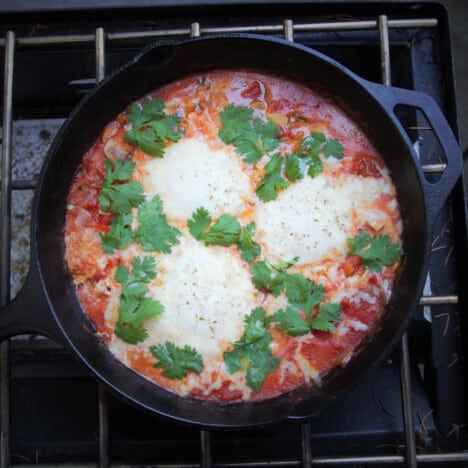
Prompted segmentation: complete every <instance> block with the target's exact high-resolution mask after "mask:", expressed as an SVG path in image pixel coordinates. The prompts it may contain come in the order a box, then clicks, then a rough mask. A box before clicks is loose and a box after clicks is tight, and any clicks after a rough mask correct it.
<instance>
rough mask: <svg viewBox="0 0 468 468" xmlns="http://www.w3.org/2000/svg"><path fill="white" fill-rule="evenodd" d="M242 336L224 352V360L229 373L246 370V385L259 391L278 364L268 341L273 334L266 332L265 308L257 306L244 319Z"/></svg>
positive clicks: (271, 338) (267, 320) (268, 323)
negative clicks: (229, 349)
mask: <svg viewBox="0 0 468 468" xmlns="http://www.w3.org/2000/svg"><path fill="white" fill-rule="evenodd" d="M244 323H245V332H244V335H243V337H242V338H241V339H240V340H239V341H238V342H237V343H235V344H234V349H233V350H232V351H226V352H225V353H224V362H225V363H226V367H227V369H228V372H229V373H231V374H232V373H234V372H238V371H246V382H247V385H248V386H249V387H250V388H251V389H252V390H254V391H256V392H258V391H260V389H261V387H262V385H263V382H264V381H265V378H266V376H267V375H268V374H271V373H272V372H273V371H274V370H275V369H276V367H277V366H278V364H279V361H280V360H279V358H277V357H273V356H272V352H271V348H270V343H271V341H272V340H273V336H272V335H271V334H270V333H268V332H267V328H268V327H269V325H270V320H269V319H268V318H267V317H266V314H265V310H264V309H263V308H261V307H258V308H256V309H254V310H252V312H251V313H250V314H249V315H247V316H246V317H245V319H244Z"/></svg>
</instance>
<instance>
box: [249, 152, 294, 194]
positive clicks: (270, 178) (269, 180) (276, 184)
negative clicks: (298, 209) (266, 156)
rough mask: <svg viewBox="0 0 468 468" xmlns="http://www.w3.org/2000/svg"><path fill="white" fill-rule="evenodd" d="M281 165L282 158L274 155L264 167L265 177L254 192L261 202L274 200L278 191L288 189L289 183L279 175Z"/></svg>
mask: <svg viewBox="0 0 468 468" xmlns="http://www.w3.org/2000/svg"><path fill="white" fill-rule="evenodd" d="M282 164H283V158H282V157H281V156H280V155H279V154H275V155H274V156H273V157H272V158H271V159H270V161H268V164H267V165H266V166H265V177H264V178H263V179H262V181H261V182H260V183H259V184H258V186H257V188H256V190H255V193H256V194H257V196H258V197H259V198H260V200H262V201H263V202H268V201H271V200H275V199H276V198H277V196H278V192H279V191H280V190H282V189H285V188H287V187H289V182H288V181H287V180H285V179H284V178H283V176H282V175H281V168H282Z"/></svg>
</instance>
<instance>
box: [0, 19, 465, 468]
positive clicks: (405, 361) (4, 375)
mask: <svg viewBox="0 0 468 468" xmlns="http://www.w3.org/2000/svg"><path fill="white" fill-rule="evenodd" d="M437 25H438V20H437V19H436V18H419V19H418V18H416V19H388V18H387V16H385V15H380V16H378V17H376V18H375V19H371V20H365V21H333V22H318V23H314V22H307V23H301V22H293V21H292V20H290V19H285V20H284V22H283V23H282V24H269V25H263V24H261V25H260V24H259V25H248V26H229V27H204V26H202V25H200V24H199V23H197V22H194V23H192V24H191V25H190V27H186V28H177V29H169V30H153V31H146V30H145V31H143V30H135V31H131V32H128V31H126V32H108V33H106V31H105V29H104V28H102V27H98V28H96V30H95V34H69V35H46V36H37V37H36V36H32V37H28V36H18V37H17V36H16V35H15V32H14V31H8V32H7V33H6V35H5V39H3V40H1V39H0V46H2V47H4V49H5V64H4V93H3V98H4V99H3V146H2V174H3V177H2V180H1V212H0V220H1V244H0V252H1V255H0V268H1V269H0V280H1V284H2V288H1V294H0V301H1V302H0V305H6V304H7V303H8V302H9V301H10V243H11V238H10V232H11V193H12V191H13V190H24V189H31V188H34V187H35V182H34V181H33V180H12V178H11V154H12V125H13V107H12V103H13V81H14V80H13V79H14V73H15V68H14V64H15V53H16V48H17V46H18V47H19V46H21V47H27V48H34V47H37V46H41V47H43V46H52V45H61V46H63V45H67V44H76V43H80V44H82V43H94V49H95V57H96V59H95V62H96V67H95V69H96V73H95V78H94V79H92V80H89V82H90V83H89V84H91V85H92V84H94V83H97V82H99V81H101V80H102V79H103V78H104V76H105V70H106V63H105V57H106V45H107V44H109V43H119V41H127V40H133V39H138V40H140V39H144V40H151V39H156V38H162V37H164V38H167V37H169V36H173V37H180V36H182V37H183V36H188V35H189V36H191V37H197V36H200V35H202V34H208V33H222V32H252V33H261V34H281V35H283V36H284V38H286V39H287V40H289V41H293V40H294V36H295V34H296V33H301V32H309V33H314V32H334V31H363V30H372V31H375V30H377V31H378V34H379V49H380V57H381V76H382V81H383V83H384V84H386V85H390V84H391V83H390V81H391V78H390V77H391V69H390V40H389V29H392V28H395V29H405V28H406V29H408V28H417V29H421V28H436V27H437ZM444 169H445V164H443V163H440V162H437V163H427V164H423V170H424V171H425V172H426V173H427V174H432V173H440V172H443V170H444ZM458 300H459V299H458V296H457V295H448V294H443V295H432V294H428V295H424V296H423V297H422V298H421V301H420V305H421V306H427V307H431V306H435V305H456V304H457V303H458ZM400 352H401V362H400V371H401V398H402V401H403V419H404V432H405V442H406V443H405V452H404V454H401V455H362V456H346V457H343V456H340V457H335V456H327V457H323V456H319V457H318V456H314V453H313V450H312V445H311V438H312V437H313V436H312V433H311V423H305V424H302V425H301V428H300V440H301V442H300V443H301V456H302V458H301V459H300V460H298V459H288V460H282V461H265V462H258V461H257V462H249V461H244V462H241V463H236V466H242V467H250V466H259V467H260V466H265V467H266V466H301V465H302V466H312V465H317V466H319V465H320V466H321V465H326V466H341V465H346V466H355V465H374V466H380V465H388V464H400V465H403V464H406V466H410V467H415V466H417V464H444V466H447V465H448V464H452V463H453V464H457V463H463V462H464V463H467V462H468V452H466V451H447V452H444V453H423V454H422V453H418V452H417V449H416V441H415V421H414V417H413V414H414V411H413V407H412V382H411V368H410V353H409V349H408V338H407V335H406V334H405V335H404V337H403V339H402V341H401V345H400ZM9 362H10V343H9V342H5V343H2V344H1V346H0V400H1V401H0V404H1V447H0V448H1V453H0V465H1V466H5V467H7V466H9V463H10V451H9V440H10V417H11V415H10V410H9V408H10V394H9V389H10V379H9V375H10V364H9ZM107 400H108V398H107V394H106V391H105V389H104V388H103V387H99V391H98V418H99V424H98V428H99V430H98V450H99V452H98V453H99V466H101V467H105V466H108V464H109V461H110V460H109V429H110V425H109V416H108V405H107ZM199 444H200V454H201V457H200V461H199V463H197V464H190V463H185V464H176V463H174V464H169V465H165V466H170V467H173V468H174V467H179V466H180V467H184V468H185V467H191V466H202V467H210V466H212V465H216V466H230V465H229V464H227V463H217V462H216V459H214V457H213V455H212V440H211V432H209V431H204V430H202V431H199ZM82 466H88V465H85V464H83V465H82ZM89 466H95V465H94V464H89ZM112 466H118V465H114V464H113V465H112ZM158 466H160V465H158Z"/></svg>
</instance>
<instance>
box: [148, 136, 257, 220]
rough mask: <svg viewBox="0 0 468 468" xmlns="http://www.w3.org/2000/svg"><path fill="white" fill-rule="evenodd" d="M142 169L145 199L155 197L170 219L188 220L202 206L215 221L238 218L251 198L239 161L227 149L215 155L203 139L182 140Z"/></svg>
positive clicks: (248, 182)
mask: <svg viewBox="0 0 468 468" xmlns="http://www.w3.org/2000/svg"><path fill="white" fill-rule="evenodd" d="M144 169H145V172H146V176H145V177H144V178H143V180H142V184H143V187H144V190H145V193H146V195H147V197H148V198H152V197H153V196H154V195H156V194H158V195H159V196H160V197H161V198H162V200H163V202H164V211H165V213H166V215H167V216H168V218H169V219H171V218H172V219H181V220H186V219H189V218H190V217H191V216H192V213H193V212H194V211H195V210H196V209H197V208H199V207H201V206H203V207H204V208H206V209H207V210H208V211H209V213H210V215H211V216H213V217H215V218H217V217H219V216H221V215H222V214H223V213H230V214H232V215H237V214H240V213H242V212H243V211H244V210H245V209H246V206H247V205H246V202H247V201H248V200H250V199H251V198H252V196H253V190H252V187H251V184H250V178H249V176H248V175H247V174H246V172H245V171H244V170H243V163H242V161H241V160H240V159H239V158H238V157H237V156H235V155H234V154H232V152H230V151H229V150H228V148H226V149H224V150H218V151H215V150H213V149H211V148H210V147H209V146H208V144H207V143H206V142H205V141H203V140H202V139H195V138H183V139H182V140H180V141H179V142H177V143H174V144H172V145H170V146H168V147H167V148H166V149H165V152H164V157H163V158H155V159H152V160H150V161H148V162H147V163H146V165H145V168H144Z"/></svg>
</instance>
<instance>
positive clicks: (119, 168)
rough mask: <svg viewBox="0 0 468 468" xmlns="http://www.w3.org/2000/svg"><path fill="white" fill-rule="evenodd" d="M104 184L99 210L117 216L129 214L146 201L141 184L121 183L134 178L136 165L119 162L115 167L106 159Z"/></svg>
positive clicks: (100, 193)
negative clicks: (132, 209)
mask: <svg viewBox="0 0 468 468" xmlns="http://www.w3.org/2000/svg"><path fill="white" fill-rule="evenodd" d="M105 166H106V173H105V175H104V183H103V185H102V188H101V191H100V192H99V197H98V198H99V208H100V209H101V211H104V212H107V211H111V212H112V213H115V214H125V213H128V212H129V211H130V210H131V208H133V207H134V206H138V205H139V204H140V203H141V202H142V201H144V199H145V196H144V194H143V187H142V186H141V184H140V183H139V182H136V181H131V182H126V183H121V182H122V181H125V180H128V179H130V178H131V177H132V173H133V170H134V169H135V163H134V162H132V161H122V160H117V161H116V162H115V163H114V165H112V163H111V162H110V161H109V160H108V159H106V163H105Z"/></svg>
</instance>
